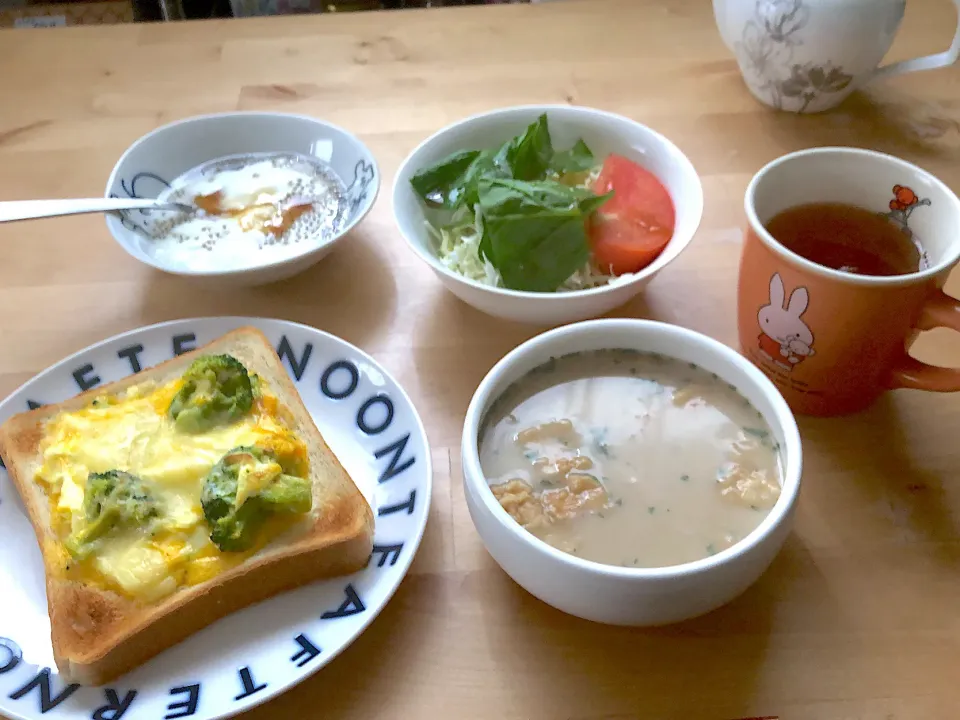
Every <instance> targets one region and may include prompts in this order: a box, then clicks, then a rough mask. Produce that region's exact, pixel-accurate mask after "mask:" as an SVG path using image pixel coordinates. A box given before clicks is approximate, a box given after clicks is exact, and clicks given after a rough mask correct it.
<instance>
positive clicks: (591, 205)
mask: <svg viewBox="0 0 960 720" xmlns="http://www.w3.org/2000/svg"><path fill="white" fill-rule="evenodd" d="M613 192H614V191H613V190H611V191H610V192H608V193H607V194H606V195H593V194H592V193H591V195H590V197H587V198H584V199H583V200H581V201H580V212H582V213H583V214H584V216H589V215H593V213H595V212H596V211H597V210H598V209H599V208H600V207H601V206H602V205H603V204H604V203H605V202H606V201H607V200H609V199H610V198H612V197H613Z"/></svg>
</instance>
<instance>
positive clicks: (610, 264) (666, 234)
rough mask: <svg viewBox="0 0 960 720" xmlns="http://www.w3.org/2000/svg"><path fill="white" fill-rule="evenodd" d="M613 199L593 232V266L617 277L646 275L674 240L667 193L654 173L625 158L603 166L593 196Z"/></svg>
mask: <svg viewBox="0 0 960 720" xmlns="http://www.w3.org/2000/svg"><path fill="white" fill-rule="evenodd" d="M611 190H613V197H612V198H610V200H608V201H607V202H606V203H604V204H603V205H602V206H601V207H600V209H599V210H597V212H596V213H594V215H593V217H592V219H591V221H590V225H589V228H588V234H589V237H590V245H591V248H592V250H593V260H594V264H595V265H596V266H597V268H598V269H599V270H600V271H601V272H612V273H613V274H614V275H623V274H624V273H632V272H637V271H638V270H642V269H643V268H645V267H646V266H647V265H649V264H650V263H651V262H653V261H654V260H655V259H656V257H657V256H658V255H659V254H660V253H661V252H662V251H663V248H664V247H665V246H666V244H667V243H668V242H670V238H672V237H673V229H674V223H675V212H674V208H673V201H672V200H671V199H670V194H669V193H668V192H667V190H666V188H665V187H663V185H662V184H661V183H660V181H659V180H657V178H656V176H655V175H654V174H653V173H651V172H650V171H649V170H646V169H645V168H642V167H640V166H639V165H637V164H636V163H635V162H631V161H630V160H627V159H626V158H625V157H623V156H621V155H610V156H609V157H608V158H607V159H606V160H605V161H604V163H603V167H602V168H601V170H600V175H599V177H598V178H597V180H596V182H595V183H594V185H593V191H594V192H595V193H597V194H598V195H603V194H606V193H608V192H610V191H611Z"/></svg>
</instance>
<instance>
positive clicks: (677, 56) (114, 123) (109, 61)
mask: <svg viewBox="0 0 960 720" xmlns="http://www.w3.org/2000/svg"><path fill="white" fill-rule="evenodd" d="M953 27H954V16H953V12H952V10H951V3H949V2H948V1H947V0H915V1H914V2H911V3H910V5H909V8H908V10H907V17H906V20H905V24H904V27H903V30H902V31H901V33H900V36H899V38H898V40H897V44H896V46H895V48H894V50H893V53H892V54H893V55H895V56H896V58H902V57H907V56H912V55H919V54H923V53H925V52H931V51H933V50H935V49H937V47H938V46H941V47H945V46H946V45H947V43H948V42H949V37H950V35H951V33H952V28H953ZM0 90H2V93H0V197H3V199H26V198H31V197H46V196H50V197H54V196H70V195H75V196H91V195H97V194H100V193H102V191H103V187H104V184H105V180H106V177H107V175H108V173H109V171H110V168H111V167H112V165H113V163H114V162H115V160H116V158H117V157H118V156H119V155H120V153H121V152H122V151H123V150H124V148H125V147H126V146H127V145H128V144H129V143H131V142H132V141H133V140H135V139H136V138H137V137H138V136H140V135H141V134H143V133H145V132H147V131H148V130H151V129H153V128H154V127H156V126H158V125H160V124H163V123H166V122H168V121H170V120H174V119H177V118H182V117H185V116H188V115H192V114H197V113H207V112H214V111H224V110H237V109H240V110H288V111H293V112H299V113H309V114H313V115H317V116H320V117H323V118H325V119H328V120H331V121H333V122H336V123H338V124H342V125H344V126H346V127H348V128H350V129H352V130H353V131H355V132H357V133H358V134H359V135H360V136H361V137H362V138H363V139H364V140H365V141H366V142H367V143H369V145H370V147H371V148H372V150H373V151H374V152H375V153H376V155H377V157H378V159H379V161H380V163H381V167H382V169H383V171H384V174H385V178H386V179H387V180H388V183H387V184H388V185H389V179H390V178H391V176H392V174H393V171H394V170H395V169H396V167H397V166H398V164H399V162H400V160H401V159H402V158H403V156H404V155H405V154H406V153H407V152H409V151H410V150H411V149H412V148H413V147H414V145H415V144H416V143H418V142H419V141H420V140H421V139H422V138H424V137H425V136H426V135H427V134H429V133H431V132H433V131H434V130H436V129H438V128H439V127H441V126H443V125H445V124H447V123H449V122H451V121H453V120H456V119H458V118H460V117H462V116H465V115H468V114H470V113H474V112H477V111H481V110H486V109H489V108H494V107H497V106H504V105H511V104H518V103H531V102H568V103H573V104H581V105H592V106H596V107H600V108H605V109H609V110H615V111H619V112H622V113H625V114H627V115H630V116H632V117H634V118H636V119H638V120H640V121H642V122H645V123H648V124H650V125H651V126H653V127H654V128H657V129H659V130H661V131H663V132H665V133H666V134H668V135H669V136H670V137H671V138H672V139H673V140H674V141H675V142H676V143H677V144H678V145H679V146H680V147H681V148H682V149H683V150H684V151H685V152H686V153H688V155H689V156H690V157H691V159H692V160H693V162H694V164H695V165H696V167H697V168H698V170H699V171H700V173H701V174H702V176H703V184H704V191H705V194H706V211H705V214H704V218H703V225H702V229H701V231H700V233H699V234H698V236H697V237H696V239H695V240H694V242H693V245H692V247H691V248H690V249H689V250H688V251H687V252H686V253H685V254H684V255H683V256H682V257H681V258H680V259H679V260H678V261H677V262H676V263H675V264H674V265H671V266H670V268H669V269H668V270H666V271H664V273H663V274H662V275H660V276H659V277H658V278H657V280H656V281H655V282H654V283H653V284H652V285H651V287H650V288H649V291H648V292H647V294H646V297H645V298H643V299H638V300H637V301H636V302H634V303H632V304H631V305H629V306H627V307H625V308H623V309H622V310H621V311H620V312H619V313H618V314H619V315H624V316H641V317H651V318H656V319H659V320H665V321H668V322H673V323H677V324H680V325H684V326H687V327H691V328H694V329H696V330H699V331H702V332H705V333H708V334H710V335H713V336H715V337H717V338H719V339H721V340H723V341H725V342H728V343H731V344H732V343H734V342H735V318H734V293H735V280H736V268H737V257H738V253H739V243H740V237H739V227H740V225H741V220H742V218H741V215H742V209H741V208H742V199H741V198H742V194H743V191H744V188H745V186H746V184H747V181H748V179H749V178H750V176H751V174H752V173H753V172H754V171H756V170H757V168H759V167H760V166H761V165H763V164H764V163H765V162H767V161H769V160H771V159H772V158H774V157H776V156H777V155H780V154H782V153H785V152H788V151H792V150H797V149H800V148H806V147H811V146H814V145H822V144H849V145H859V146H864V147H870V148H875V149H878V150H883V151H886V152H890V153H894V154H896V155H900V156H902V157H905V158H908V159H910V160H913V161H916V162H918V163H920V164H922V165H923V166H925V167H926V168H928V169H929V170H931V171H933V172H934V173H936V174H938V175H939V176H940V177H941V178H943V179H944V180H945V181H947V182H948V183H950V184H953V185H954V186H955V187H956V186H958V185H960V124H958V119H960V102H958V100H957V98H958V97H960V70H956V69H950V70H942V71H934V72H930V73H926V74H916V75H909V76H906V77H903V78H899V79H896V80H893V81H890V82H887V83H884V84H882V85H880V84H878V85H876V86H875V87H871V88H870V89H869V92H868V93H864V94H859V95H856V96H854V97H852V98H851V99H850V100H849V101H848V102H847V103H846V105H845V106H844V107H842V108H841V109H839V110H838V111H835V112H832V113H830V114H826V115H823V116H817V117H796V116H791V115H786V114H777V113H774V112H772V111H767V110H766V109H764V108H762V107H760V106H759V105H757V104H756V103H755V102H754V101H753V100H752V99H751V98H750V96H749V95H748V93H747V91H746V89H745V88H744V87H743V85H742V83H741V81H740V78H739V76H738V73H737V69H736V66H735V64H734V61H733V59H732V57H731V55H730V53H729V52H728V51H727V50H726V48H725V47H724V46H723V45H722V43H721V41H720V38H719V36H718V34H717V32H716V30H715V27H714V24H713V18H712V16H711V9H710V4H709V3H707V2H704V1H703V0H698V1H697V2H692V1H691V0H649V1H647V0H620V1H616V0H587V1H584V2H572V1H571V2H569V3H566V2H560V3H549V4H544V5H533V6H500V7H487V8H473V9H451V10H431V11H424V12H419V11H410V12H402V13H360V14H357V15H355V16H350V15H340V16H320V17H309V18H307V17H297V18H289V19H266V20H252V21H225V22H211V23H199V22H198V23H185V24H168V25H155V26H154V25H134V26H127V27H109V28H87V29H76V30H62V31H61V30H51V31H25V30H14V31H5V32H0ZM0 248H2V249H3V254H2V256H0V257H2V259H0V348H2V350H0V393H6V392H9V391H11V390H13V389H14V388H15V387H17V386H18V385H19V384H20V383H22V382H24V381H25V380H27V379H29V378H30V377H31V376H32V375H33V374H34V373H36V372H37V371H39V370H41V369H43V368H45V367H46V366H48V365H50V364H52V363H54V362H55V361H58V360H59V359H61V358H62V357H64V356H65V355H67V354H68V353H72V352H74V351H76V350H78V349H80V348H82V347H84V346H86V345H88V344H90V343H93V342H96V341H98V340H100V339H102V338H104V337H107V336H109V335H113V334H114V333H118V332H121V331H124V330H128V329H130V328H135V327H137V326H140V325H144V324H147V323H153V322H158V321H161V320H170V319H174V318H181V317H189V316H195V315H201V314H202V315H219V314H235V315H240V314H249V315H262V316H276V317H280V318H287V319H290V320H296V321H299V322H304V323H309V324H311V325H315V326H317V327H319V328H322V329H324V330H328V331H331V332H333V333H336V334H337V335H340V336H341V337H343V338H345V339H346V340H348V341H350V342H352V343H355V344H357V345H359V346H360V347H362V348H364V349H365V350H367V351H369V352H371V353H372V354H373V355H374V356H375V357H376V358H377V359H378V360H379V361H381V362H382V363H383V364H384V365H385V366H386V367H387V368H388V369H389V370H390V371H391V372H393V373H394V374H395V375H396V376H397V377H398V378H399V380H400V381H401V382H402V383H403V384H404V386H405V387H406V389H407V390H408V391H409V392H410V394H411V395H412V397H413V398H414V401H415V402H416V404H417V406H418V407H419V409H420V412H421V414H422V416H423V418H424V421H425V423H426V426H427V430H428V433H429V436H430V440H431V443H432V445H433V454H434V462H435V466H436V478H435V482H436V491H435V495H434V500H433V509H432V513H431V518H430V523H429V526H428V529H427V533H426V536H425V538H424V542H423V545H422V547H421V549H420V552H419V555H418V556H417V558H416V561H415V563H414V566H413V569H412V571H411V573H410V575H409V577H408V578H407V579H406V580H405V581H404V583H403V584H402V586H401V588H400V590H399V592H398V593H397V595H396V597H395V598H394V599H393V601H392V602H391V603H390V605H389V606H388V607H387V609H386V610H385V611H384V613H383V614H382V615H381V616H380V618H379V619H377V620H376V621H375V623H374V624H373V625H372V627H371V628H370V629H369V630H368V631H367V632H366V633H365V634H364V635H363V636H362V637H360V638H359V640H358V641H357V642H356V643H355V644H354V645H353V646H352V647H351V648H350V649H348V650H347V651H346V652H345V653H344V654H343V655H342V656H341V657H340V658H338V659H337V660H335V661H334V662H333V663H332V664H331V665H330V666H329V667H327V668H326V669H324V670H322V671H321V672H320V673H319V674H317V675H316V676H314V677H313V678H311V679H310V680H308V681H306V682H304V683H303V684H302V685H300V686H299V687H297V688H296V689H294V690H293V691H291V692H289V693H287V694H286V695H284V696H282V697H280V698H278V699H276V700H274V701H273V702H271V703H269V704H267V705H265V706H263V707H261V708H259V709H257V710H255V711H254V712H252V713H250V717H251V718H264V719H266V718H292V717H300V716H303V717H324V718H357V719H360V718H372V717H376V718H378V719H379V720H387V719H389V718H403V719H404V720H410V719H413V718H417V719H419V718H439V717H450V718H465V719H471V718H478V719H479V718H484V719H486V718H498V719H499V720H506V719H510V718H517V719H519V718H532V719H534V720H540V719H543V720H547V719H550V720H553V719H559V718H575V719H576V720H588V719H593V718H596V719H598V720H599V719H600V718H604V719H607V720H611V719H613V718H627V717H630V718H633V717H636V718H651V719H653V718H656V719H657V720H661V719H665V718H666V719H670V718H678V719H679V718H683V719H684V720H690V719H698V718H704V719H711V720H729V719H731V718H740V717H744V716H752V715H779V716H780V717H781V718H783V719H784V720H854V719H856V720H893V719H894V718H895V719H896V720H933V719H934V718H936V719H937V720H939V719H941V718H944V719H946V718H954V717H957V714H958V712H960V710H958V707H960V682H958V680H957V674H956V668H957V662H958V661H957V654H958V652H960V613H958V611H957V608H958V607H960V543H958V538H960V535H958V523H960V480H958V475H960V444H958V441H957V435H956V429H957V427H958V423H960V396H953V397H950V396H936V395H932V394H923V393H918V392H907V391H900V392H897V393H892V394H890V395H888V396H886V397H884V398H883V399H882V400H881V401H880V402H878V403H877V405H876V406H875V407H873V408H872V409H871V410H870V411H868V412H866V413H864V414H862V415H860V416H856V417H850V418H846V419H839V420H810V419H803V420H801V428H802V432H803V439H804V446H805V450H806V457H805V471H806V472H805V473H804V490H803V494H802V499H801V502H800V506H799V511H798V515H797V519H796V526H795V532H794V533H793V535H792V536H791V538H790V539H789V540H788V542H787V543H786V546H785V547H784V549H783V552H782V553H781V555H780V556H779V557H778V559H777V560H776V561H775V563H774V564H773V566H772V568H771V569H770V571H769V572H768V573H767V574H766V575H765V576H764V577H763V578H762V579H761V581H760V582H759V583H758V584H757V585H756V586H755V587H753V588H752V589H751V590H750V591H748V592H747V593H746V594H745V595H744V596H742V597H741V598H740V599H738V600H736V601H735V602H733V603H732V604H730V605H729V606H727V607H726V608H724V609H721V610H720V611H718V612H715V613H713V614H712V615H710V616H707V617H704V618H701V619H699V620H695V621H693V622H688V623H685V624H683V625H679V626H676V627H671V628H667V629H658V630H626V629H615V628H607V627H602V626H597V625H592V624H589V623H587V622H583V621H580V620H576V619H574V618H570V617H566V616H564V615H562V614H560V613H559V612H556V611H554V610H552V609H551V608H549V607H547V606H545V605H543V604H542V603H540V602H539V601H537V600H535V599H533V598H532V597H530V596H529V595H527V594H526V593H525V592H524V591H522V590H521V589H519V588H518V587H517V586H516V585H514V583H513V582H512V581H511V580H510V579H509V578H507V576H506V575H505V574H504V573H503V572H501V571H500V569H499V568H498V567H497V566H496V565H495V564H494V562H493V561H492V560H491V559H490V557H489V556H488V555H487V554H486V552H485V551H484V549H483V547H482V545H481V544H480V541H479V539H478V537H477V534H476V532H475V531H474V528H473V526H472V524H471V522H470V519H469V516H468V514H467V510H466V506H465V504H464V499H463V491H462V487H461V482H460V480H461V479H460V469H459V468H460V458H459V453H458V444H459V442H458V441H459V434H460V427H461V422H462V419H463V414H464V411H465V409H466V407H467V403H468V401H469V399H470V396H471V394H472V392H473V390H474V388H475V387H476V385H477V383H478V382H479V381H480V379H481V378H482V377H483V375H484V373H486V371H487V370H488V369H489V368H490V367H491V366H492V365H493V364H494V362H495V361H496V360H497V359H498V358H500V356H501V355H503V354H504V353H505V352H506V351H508V350H509V349H510V348H512V347H514V346H515V345H516V344H517V343H519V342H521V341H523V340H525V339H527V338H528V337H530V336H531V335H533V334H535V332H536V329H533V328H529V327H520V326H510V325H507V324H504V323H502V322H498V321H495V320H492V319H490V318H487V317H485V316H483V315H481V314H479V313H478V312H475V311H473V310H472V309H470V308H468V307H466V306H464V305H462V304H461V303H459V302H458V301H457V300H455V299H454V298H453V297H452V296H451V295H449V294H448V293H446V292H445V291H444V290H443V289H442V288H441V286H440V284H439V283H438V282H437V281H436V280H435V278H434V277H433V276H432V274H431V272H430V271H429V270H428V269H427V268H426V267H425V265H423V264H422V263H421V262H420V261H419V260H417V259H416V258H415V257H414V255H413V254H412V253H411V252H409V251H408V250H407V249H406V248H405V247H403V242H402V240H401V238H400V236H399V234H398V233H397V231H396V230H395V228H394V226H393V222H392V219H391V208H390V199H389V192H388V191H384V192H383V193H381V197H380V200H379V202H378V203H377V206H376V208H375V209H374V211H373V213H372V214H371V215H370V217H369V218H368V219H367V220H366V221H365V222H364V223H363V224H362V225H361V227H360V228H359V229H358V230H357V231H356V233H355V234H354V237H353V238H352V241H351V242H349V243H347V244H346V245H344V246H343V248H342V249H340V250H338V251H337V252H336V253H334V254H333V255H332V256H331V257H329V258H328V259H327V260H325V261H324V262H322V263H321V264H320V265H319V266H318V267H316V268H314V269H313V270H311V271H309V272H307V273H306V274H305V275H303V276H301V277H299V278H297V279H295V280H293V281H291V282H288V283H285V284H283V285H281V286H278V287H267V288H262V289H257V290H252V291H248V292H238V293H235V294H223V293H214V292H210V291H207V290H205V289H204V288H203V287H197V286H195V285H193V284H190V283H188V282H186V281H183V280H180V279H177V278H174V277H168V276H165V275H161V274H158V273H156V272H152V271H150V270H149V269H147V268H145V267H143V266H141V265H139V264H138V263H137V262H136V261H134V260H132V259H131V258H129V257H128V256H127V255H126V254H124V252H123V251H122V250H120V248H119V247H118V246H117V245H116V244H115V243H114V241H113V240H112V239H111V238H110V236H109V235H108V233H107V230H106V228H105V226H104V223H103V220H102V218H99V217H78V218H69V219H60V220H50V221H45V222H37V223H23V224H19V225H16V226H11V225H8V226H3V227H0ZM361 278H362V279H363V281H364V282H363V283H361ZM955 279H956V278H955ZM953 287H954V293H956V292H957V290H958V289H960V286H958V283H957V282H954V283H953ZM948 289H950V286H949V285H948ZM916 353H917V354H918V355H919V356H920V357H921V358H922V359H925V360H928V361H934V362H940V363H941V364H951V363H952V364H954V365H957V364H958V362H957V361H958V360H960V338H958V337H956V336H955V335H952V334H950V333H947V332H934V333H929V334H928V335H926V336H924V337H923V338H922V339H921V341H920V342H919V343H918V344H917V346H916Z"/></svg>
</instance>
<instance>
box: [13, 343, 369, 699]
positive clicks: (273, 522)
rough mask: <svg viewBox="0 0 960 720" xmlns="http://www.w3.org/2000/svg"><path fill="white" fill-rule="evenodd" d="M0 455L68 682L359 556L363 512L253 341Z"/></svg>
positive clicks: (76, 401) (138, 379)
mask: <svg viewBox="0 0 960 720" xmlns="http://www.w3.org/2000/svg"><path fill="white" fill-rule="evenodd" d="M0 455H2V457H3V459H4V462H5V464H6V466H7V469H8V471H9V473H10V476H11V478H12V479H13V482H14V485H15V486H16V487H17V489H18V491H19V493H20V495H21V497H22V498H23V501H24V505H25V506H26V508H27V512H28V514H29V516H30V520H31V523H32V525H33V528H34V531H35V532H36V535H37V540H38V542H39V544H40V548H41V550H42V553H43V561H44V566H45V570H46V578H47V599H48V604H49V612H50V621H51V631H52V639H53V649H54V656H55V659H56V662H57V667H58V669H59V670H60V673H61V674H62V675H63V676H64V677H65V679H66V680H68V681H71V682H80V683H85V684H94V685H97V684H102V683H104V682H107V681H109V680H111V679H113V678H115V677H117V676H118V675H120V674H122V673H124V672H127V671H128V670H130V669H132V668H133V667H135V666H137V665H139V664H141V663H142V662H144V661H146V660H147V659H149V658H150V657H152V656H153V655H155V654H157V653H158V652H160V651H162V650H164V649H165V648H167V647H170V646H171V645H174V644H175V643H177V642H179V641H180V640H182V639H183V638H185V637H187V636H188V635H190V634H192V633H194V632H196V631H197V630H199V629H201V628H203V627H204V626H206V625H208V624H209V623H211V622H213V621H214V620H216V619H218V618H220V617H223V616H225V615H227V614H229V613H231V612H233V611H235V610H238V609H240V608H242V607H245V606H247V605H250V604H252V603H255V602H259V601H260V600H263V599H265V598H267V597H270V596H272V595H275V594H277V593H279V592H282V591H284V590H287V589H290V588H293V587H296V586H298V585H302V584H305V583H308V582H311V581H313V580H316V579H318V578H321V577H329V576H333V575H341V574H348V573H351V572H354V571H356V570H358V569H360V568H362V567H363V566H364V565H365V564H366V562H367V559H368V557H369V554H370V551H371V547H372V542H373V513H372V512H371V510H370V507H369V505H368V504H367V502H366V500H365V499H364V498H363V495H362V494H361V493H360V491H359V490H358V489H357V487H356V485H355V484H354V482H353V481H352V480H351V478H350V477H349V475H348V474H347V472H346V471H345V470H344V469H343V466H342V465H341V464H340V462H339V461H338V460H337V458H336V456H335V455H334V454H333V453H332V452H331V451H330V449H329V447H327V445H326V443H325V442H324V440H323V437H322V436H321V435H320V432H319V431H318V430H317V428H316V426H315V425H314V423H313V421H312V420H311V418H310V415H309V413H308V412H307V410H306V408H305V407H304V405H303V402H302V400H301V399H300V397H299V395H298V394H297V391H296V389H295V388H294V386H293V384H292V383H291V382H290V379H289V378H288V377H287V374H286V371H285V370H284V368H283V366H282V364H281V362H280V359H279V358H278V357H277V355H276V353H275V351H274V350H273V348H272V346H271V345H270V343H269V341H268V340H267V339H266V337H264V335H263V334H262V333H261V332H260V331H259V330H256V329H255V328H241V329H238V330H235V331H233V332H231V333H228V334H227V335H225V336H223V337H221V338H220V339H218V340H216V341H214V342H212V343H210V344H209V345H207V346H206V347H203V348H200V349H198V350H195V351H192V352H190V353H186V354H184V355H181V356H179V357H177V358H175V359H173V360H170V361H168V362H165V363H162V364H160V365H158V366H156V367H154V368H150V369H148V370H145V371H143V372H140V373H138V374H136V375H132V376H130V377H128V378H125V379H124V380H121V381H119V382H116V383H111V384H108V385H105V386H102V387H98V388H94V389H93V390H90V391H88V392H85V393H83V394H81V395H79V396H77V397H75V398H72V399H70V400H67V401H65V402H63V403H59V404H56V405H49V406H44V407H41V408H38V409H36V410H31V411H29V412H26V413H22V414H20V415H17V416H14V417H13V418H11V419H10V420H8V421H7V422H6V423H4V424H3V426H0ZM181 609H185V610H187V612H178V611H179V610H181Z"/></svg>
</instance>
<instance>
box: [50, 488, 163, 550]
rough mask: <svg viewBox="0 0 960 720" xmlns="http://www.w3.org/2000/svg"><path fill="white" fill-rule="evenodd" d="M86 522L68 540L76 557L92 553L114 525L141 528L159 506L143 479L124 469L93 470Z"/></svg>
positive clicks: (86, 497) (84, 506)
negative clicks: (97, 543)
mask: <svg viewBox="0 0 960 720" xmlns="http://www.w3.org/2000/svg"><path fill="white" fill-rule="evenodd" d="M83 510H84V515H85V516H86V521H87V522H86V525H85V526H84V528H83V529H81V530H79V531H78V532H75V533H73V534H72V535H70V537H68V538H67V539H66V541H65V543H64V544H65V545H66V547H67V550H68V551H69V552H70V554H71V555H73V556H74V557H75V558H77V559H82V558H84V557H86V556H87V555H89V554H90V552H91V551H92V550H93V549H94V548H95V547H96V541H97V540H99V539H100V538H102V537H104V536H105V535H107V534H108V533H110V532H111V531H112V530H114V529H115V528H126V527H138V526H141V525H144V524H146V523H147V522H149V521H150V520H151V519H153V518H154V517H156V515H157V505H156V502H155V501H154V499H153V498H152V497H151V496H150V494H149V493H148V492H147V491H146V490H145V489H144V487H143V481H142V480H140V478H138V477H137V476H136V475H131V474H130V473H127V472H123V471H122V470H108V471H107V472H104V473H90V474H89V475H88V476H87V485H86V490H85V492H84V503H83Z"/></svg>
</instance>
